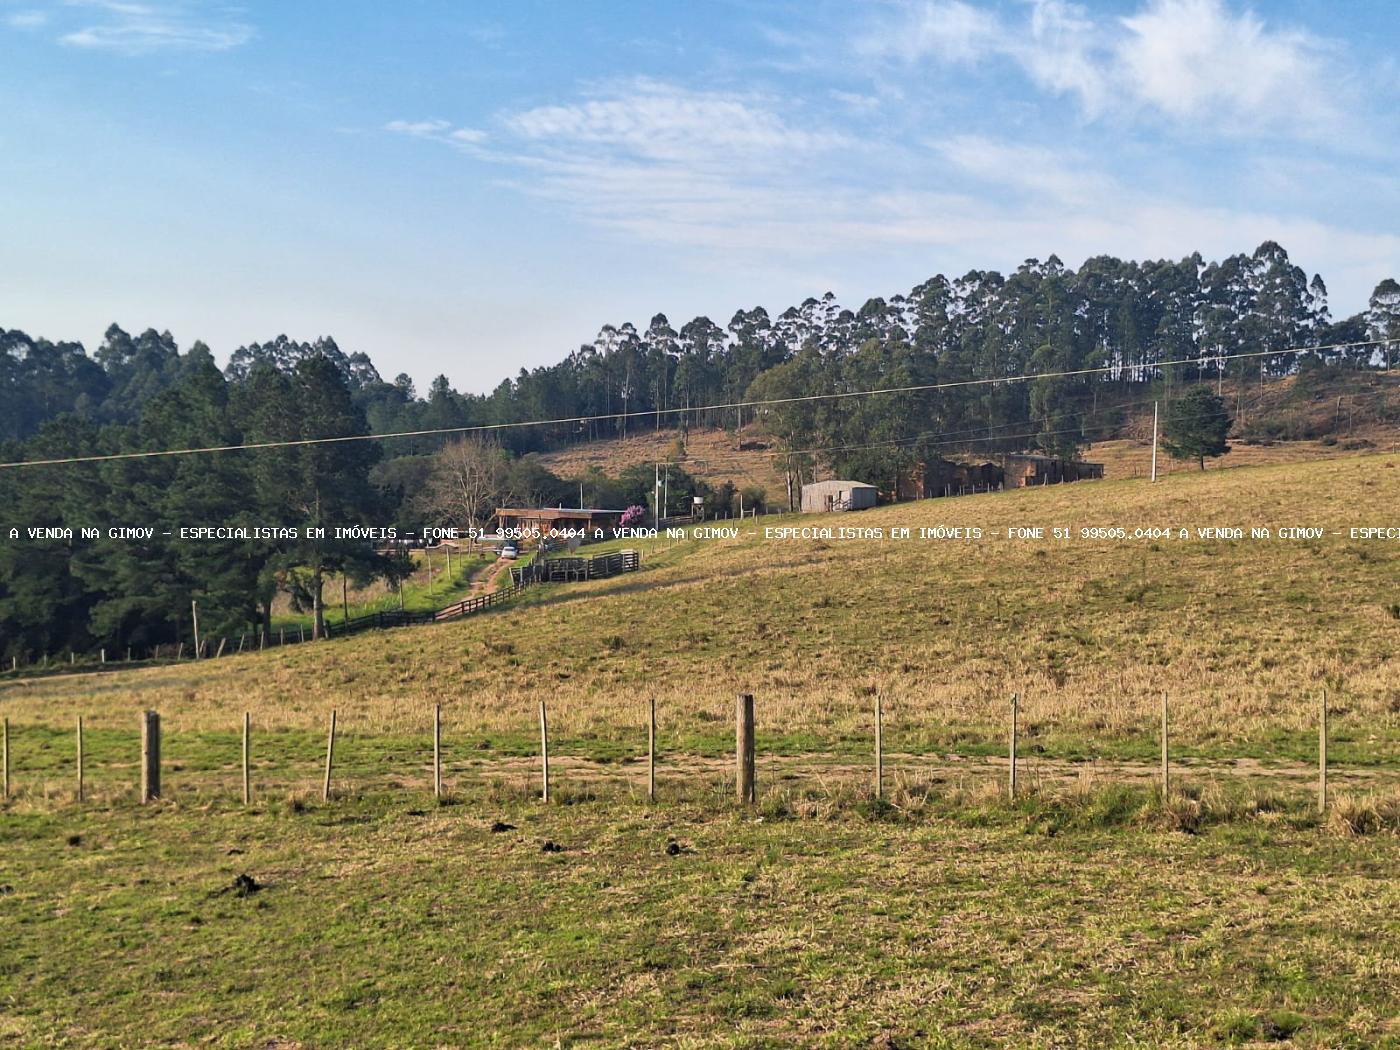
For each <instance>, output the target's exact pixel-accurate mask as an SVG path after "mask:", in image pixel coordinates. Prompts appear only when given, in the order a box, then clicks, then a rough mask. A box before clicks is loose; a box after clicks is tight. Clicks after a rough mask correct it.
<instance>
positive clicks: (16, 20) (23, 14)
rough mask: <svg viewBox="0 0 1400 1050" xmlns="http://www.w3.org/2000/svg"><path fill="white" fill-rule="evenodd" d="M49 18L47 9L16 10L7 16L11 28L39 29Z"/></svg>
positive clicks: (6, 21) (7, 23)
mask: <svg viewBox="0 0 1400 1050" xmlns="http://www.w3.org/2000/svg"><path fill="white" fill-rule="evenodd" d="M48 20H49V15H48V12H47V11H15V12H13V13H12V14H8V15H6V16H5V24H6V25H7V26H9V27H10V28H11V29H39V28H41V27H42V26H44V25H45V24H46V23H47V22H48Z"/></svg>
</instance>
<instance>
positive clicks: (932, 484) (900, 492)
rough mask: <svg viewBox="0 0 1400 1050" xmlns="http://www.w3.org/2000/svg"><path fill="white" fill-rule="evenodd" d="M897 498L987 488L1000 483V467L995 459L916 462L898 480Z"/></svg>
mask: <svg viewBox="0 0 1400 1050" xmlns="http://www.w3.org/2000/svg"><path fill="white" fill-rule="evenodd" d="M895 485H896V487H895V496H896V498H898V499H930V498H932V497H934V496H958V495H961V494H962V493H964V492H988V491H991V490H992V489H996V488H1000V487H1001V468H1000V467H999V466H997V465H996V464H995V463H955V462H953V461H952V460H947V459H941V458H939V459H931V460H926V461H925V462H923V463H916V464H915V465H914V466H913V467H912V468H911V469H910V470H908V471H907V472H905V473H902V474H900V475H899V476H898V478H896V480H895Z"/></svg>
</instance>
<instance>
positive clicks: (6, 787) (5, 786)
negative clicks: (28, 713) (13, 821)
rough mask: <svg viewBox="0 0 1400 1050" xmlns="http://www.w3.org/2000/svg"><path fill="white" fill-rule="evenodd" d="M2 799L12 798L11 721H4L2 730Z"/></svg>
mask: <svg viewBox="0 0 1400 1050" xmlns="http://www.w3.org/2000/svg"><path fill="white" fill-rule="evenodd" d="M0 767H3V769H2V770H0V799H8V798H9V797H10V720H9V719H8V718H7V719H5V720H4V728H3V729H0Z"/></svg>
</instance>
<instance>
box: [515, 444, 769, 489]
mask: <svg viewBox="0 0 1400 1050" xmlns="http://www.w3.org/2000/svg"><path fill="white" fill-rule="evenodd" d="M679 437H680V431H678V430H673V429H668V430H647V429H640V430H638V431H637V432H636V434H634V435H632V436H630V437H627V438H625V439H622V440H618V441H593V442H589V443H588V444H584V445H575V446H573V447H571V448H566V449H563V450H561V451H558V452H547V453H544V454H542V455H541V456H540V457H539V458H540V462H541V463H543V464H544V465H545V466H546V467H548V468H549V469H550V470H552V471H553V472H554V473H556V474H558V475H559V476H560V477H576V476H578V475H580V474H582V473H583V472H584V471H586V470H588V469H589V468H590V467H598V468H599V469H601V470H602V471H603V472H604V473H606V474H610V475H613V476H616V475H618V474H620V473H621V472H622V471H624V470H626V469H627V468H628V467H634V466H650V465H651V464H653V463H664V462H667V461H669V460H675V459H676V456H675V446H676V441H677V439H678V438H679ZM749 442H757V443H760V444H771V445H772V448H771V449H766V450H765V449H750V450H747V451H746V450H743V449H740V448H739V446H740V445H741V444H745V443H749ZM777 450H778V444H777V442H776V441H775V440H774V439H773V438H772V437H770V436H769V435H768V434H767V433H765V432H764V431H763V430H762V429H761V428H759V427H755V426H746V427H745V428H744V429H743V430H741V431H738V432H737V433H734V432H731V431H728V430H703V429H695V430H691V431H689V433H688V434H687V435H686V439H685V458H684V460H682V461H681V466H682V467H683V468H684V469H685V470H686V472H687V473H689V474H691V475H693V476H694V477H697V478H699V479H701V480H702V481H707V482H709V483H711V484H713V485H718V484H721V483H722V482H725V481H732V482H733V483H734V487H735V488H737V489H743V488H747V487H749V486H757V487H759V488H761V489H763V490H764V491H765V492H766V493H767V494H768V499H769V500H770V501H772V502H773V503H775V504H777V503H781V502H782V501H783V500H784V499H786V497H787V480H786V478H785V477H784V476H783V472H782V470H780V469H778V467H776V466H775V465H774V464H775V462H776V459H777V456H778V451H777Z"/></svg>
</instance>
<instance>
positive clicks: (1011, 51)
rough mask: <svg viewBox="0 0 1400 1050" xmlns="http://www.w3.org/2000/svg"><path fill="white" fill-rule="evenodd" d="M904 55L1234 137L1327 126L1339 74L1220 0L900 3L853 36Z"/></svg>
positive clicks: (1323, 51) (1318, 53)
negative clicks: (1003, 65) (1105, 9)
mask: <svg viewBox="0 0 1400 1050" xmlns="http://www.w3.org/2000/svg"><path fill="white" fill-rule="evenodd" d="M856 50H857V52H858V53H861V54H865V55H876V56H881V55H882V56H885V57H891V58H896V59H899V60H902V61H904V62H908V63H912V62H918V61H926V60H933V61H938V62H944V63H949V64H952V63H969V62H984V61H989V60H994V59H995V60H1002V61H1008V62H1011V63H1013V64H1014V65H1015V66H1017V67H1019V68H1020V69H1021V71H1022V72H1023V73H1024V74H1025V75H1026V76H1027V77H1028V78H1029V79H1030V80H1031V81H1032V82H1033V83H1035V84H1036V85H1037V86H1039V87H1040V88H1042V89H1044V90H1046V91H1048V92H1051V93H1054V94H1057V95H1069V96H1072V97H1074V98H1076V99H1077V100H1078V101H1079V103H1080V105H1081V107H1082V109H1083V112H1084V114H1085V116H1086V117H1088V118H1090V119H1094V118H1098V117H1101V116H1104V115H1107V114H1116V115H1120V116H1121V115H1124V114H1131V113H1132V112H1135V111H1149V112H1155V113H1158V114H1160V115H1162V116H1165V117H1166V118H1168V119H1170V120H1174V121H1179V122H1182V123H1186V122H1190V123H1191V124H1192V125H1193V126H1196V127H1199V128H1202V129H1206V128H1213V129H1216V130H1224V131H1229V132H1232V133H1240V132H1244V131H1267V132H1270V133H1283V134H1286V135H1287V134H1297V135H1304V136H1306V135H1312V134H1315V133H1318V132H1320V131H1323V130H1327V129H1331V130H1335V127H1336V122H1337V121H1338V120H1339V119H1341V115H1342V113H1343V112H1344V110H1345V109H1346V108H1347V107H1346V106H1345V105H1344V93H1345V90H1346V87H1345V85H1346V84H1347V82H1348V76H1347V75H1346V73H1345V71H1344V70H1343V69H1340V68H1337V65H1336V63H1335V62H1334V61H1333V55H1332V49H1331V48H1330V47H1329V45H1327V44H1326V43H1325V42H1324V41H1322V40H1320V39H1318V38H1316V37H1314V36H1312V35H1310V34H1308V33H1306V32H1303V31H1301V30H1296V29H1289V28H1279V27H1275V26H1271V25H1269V24H1267V23H1265V22H1264V21H1263V20H1262V19H1261V18H1259V17H1258V16H1257V15H1255V14H1254V13H1253V12H1251V11H1249V10H1243V11H1240V12H1238V13H1236V12H1235V11H1234V10H1232V9H1231V7H1230V5H1229V4H1228V3H1227V2H1226V0H1144V3H1143V6H1142V7H1141V8H1140V9H1139V10H1138V11H1137V12H1136V13H1134V14H1132V15H1129V16H1127V17H1123V18H1117V19H1112V18H1107V17H1104V16H1097V17H1096V16H1095V15H1092V14H1091V13H1090V12H1089V10H1088V9H1086V8H1085V7H1083V6H1081V5H1079V4H1075V3H1071V2H1069V0H1028V3H1027V5H1026V7H1025V14H1024V15H1023V16H1022V17H1021V18H1018V19H1015V20H1008V19H1004V18H1002V17H1000V16H999V15H997V14H995V13H993V12H991V11H989V10H984V9H981V8H973V7H971V6H970V5H968V4H966V3H964V2H962V0H923V2H919V3H911V4H906V5H904V6H903V8H902V10H901V15H900V17H899V18H898V19H895V20H892V21H888V22H885V23H883V24H881V25H880V26H878V27H877V29H876V30H875V31H874V32H873V33H871V34H870V35H868V36H866V37H863V38H861V39H860V40H858V41H857V43H856Z"/></svg>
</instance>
